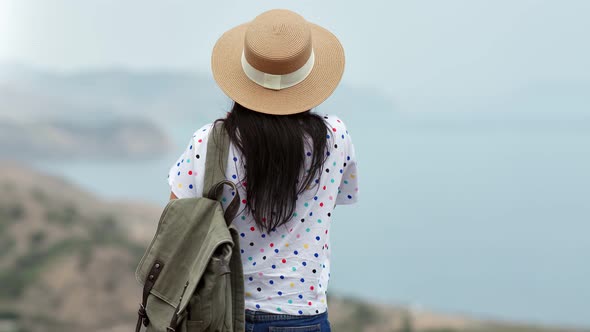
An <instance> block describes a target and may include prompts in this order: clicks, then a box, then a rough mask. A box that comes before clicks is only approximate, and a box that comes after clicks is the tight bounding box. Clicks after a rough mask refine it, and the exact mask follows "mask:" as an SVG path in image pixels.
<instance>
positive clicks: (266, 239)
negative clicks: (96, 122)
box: [168, 115, 358, 315]
mask: <svg viewBox="0 0 590 332" xmlns="http://www.w3.org/2000/svg"><path fill="white" fill-rule="evenodd" d="M324 119H325V120H326V122H327V123H328V124H329V128H327V130H326V139H327V145H328V148H329V150H328V152H327V153H326V154H327V160H326V163H325V164H324V169H323V172H322V174H321V176H320V177H319V178H317V179H315V184H314V185H313V186H311V187H310V188H308V189H307V190H306V191H305V192H303V193H302V194H301V195H300V196H298V198H297V202H296V209H295V212H294V213H293V217H292V218H291V219H290V220H289V221H288V222H287V223H286V224H285V225H282V226H279V227H277V228H275V229H274V230H273V231H271V232H270V235H268V234H265V233H264V232H261V231H260V230H259V229H258V228H257V226H256V223H255V222H254V219H253V218H252V217H251V215H250V214H249V213H247V211H246V209H245V208H244V207H245V204H246V202H247V200H248V197H246V191H245V188H244V186H246V185H247V183H246V182H245V180H244V177H245V172H244V168H243V161H242V156H241V155H240V153H239V150H237V149H236V148H235V146H234V145H233V144H230V150H229V156H228V164H227V169H226V178H227V179H229V180H232V181H233V182H234V183H236V186H237V188H238V191H239V194H240V198H241V200H242V202H241V208H240V209H239V211H238V214H237V215H236V217H235V219H234V220H233V224H234V225H235V226H236V228H237V229H238V231H239V233H240V251H241V257H242V263H243V266H244V290H245V294H244V295H245V301H246V303H245V304H246V309H250V310H259V311H264V312H269V313H283V314H291V315H315V314H318V313H322V312H324V311H326V310H327V305H328V304H327V300H326V292H327V290H328V281H329V279H330V225H331V224H332V221H333V220H332V212H333V209H334V207H335V205H337V204H351V203H354V202H356V201H357V197H358V178H357V163H356V158H355V151H354V146H353V144H352V140H351V137H350V135H349V134H348V131H347V129H346V126H345V124H344V123H343V121H342V120H341V119H339V118H338V117H337V116H335V115H324ZM211 128H212V123H209V124H207V125H205V126H203V127H201V128H200V129H198V130H197V131H195V132H194V134H193V136H192V137H191V139H190V141H189V142H188V145H187V147H186V150H185V151H184V152H183V153H182V155H181V156H180V157H179V158H178V160H177V161H176V162H175V163H174V165H172V167H171V168H170V171H169V174H168V183H169V185H170V190H171V191H172V192H174V194H175V195H176V196H177V197H179V198H186V197H199V196H201V195H202V191H203V182H204V177H203V173H204V170H205V157H206V154H207V151H206V150H207V141H208V135H209V132H210V131H211ZM308 143H309V142H308ZM306 146H307V148H306V157H307V158H306V169H309V164H310V162H311V156H312V153H311V151H310V147H309V146H310V145H309V144H308V145H306ZM273 176H280V174H276V175H273ZM234 194H235V193H233V192H232V189H231V188H229V187H227V186H225V191H224V193H223V197H222V206H223V208H224V209H225V208H226V207H227V205H229V202H230V201H231V198H232V196H233V195H234Z"/></svg>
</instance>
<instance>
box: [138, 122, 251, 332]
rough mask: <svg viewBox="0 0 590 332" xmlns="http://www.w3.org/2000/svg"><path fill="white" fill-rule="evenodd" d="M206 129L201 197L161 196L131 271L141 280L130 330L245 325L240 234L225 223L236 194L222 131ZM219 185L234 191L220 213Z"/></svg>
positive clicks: (231, 331)
mask: <svg viewBox="0 0 590 332" xmlns="http://www.w3.org/2000/svg"><path fill="white" fill-rule="evenodd" d="M209 135H211V136H210V139H209V141H208V143H207V157H206V160H205V175H204V176H205V186H204V190H203V197H195V198H179V199H173V200H170V201H169V202H168V204H167V205H166V207H165V208H164V210H163V212H162V215H161V217H160V221H159V223H158V228H157V230H156V234H155V236H154V238H153V240H152V242H151V244H150V245H149V246H148V248H147V250H146V252H145V254H144V255H143V257H142V259H141V261H140V262H139V265H138V267H137V270H136V272H135V275H136V278H137V280H138V281H139V283H140V284H142V285H143V295H142V301H141V303H140V307H139V311H138V319H137V325H136V331H137V332H139V331H140V330H141V325H142V324H143V325H144V326H146V327H147V331H148V332H151V331H153V332H155V331H167V332H172V331H179V332H199V331H219V332H235V331H239V332H243V331H244V329H245V326H244V324H245V323H244V319H245V317H244V316H245V312H244V284H243V282H244V281H243V270H242V262H241V257H240V247H239V234H238V231H237V229H236V228H235V227H234V225H232V224H231V222H232V220H233V218H234V217H235V215H236V212H237V210H238V208H239V206H240V197H239V193H238V190H237V189H236V186H235V184H234V183H233V182H231V181H228V180H226V179H225V167H226V164H227V156H228V150H229V137H228V135H227V132H226V131H225V129H224V128H223V125H222V124H217V125H215V126H214V127H213V129H212V131H211V132H210V133H209ZM216 143H219V144H216ZM220 164H221V165H220ZM224 185H229V186H230V187H232V189H233V191H234V193H235V195H234V197H233V199H232V201H231V202H230V204H229V205H228V207H227V208H226V211H225V213H224V211H223V208H222V205H221V203H220V201H219V199H220V197H221V194H222V192H223V190H222V189H223V187H224ZM205 193H207V194H206V195H205Z"/></svg>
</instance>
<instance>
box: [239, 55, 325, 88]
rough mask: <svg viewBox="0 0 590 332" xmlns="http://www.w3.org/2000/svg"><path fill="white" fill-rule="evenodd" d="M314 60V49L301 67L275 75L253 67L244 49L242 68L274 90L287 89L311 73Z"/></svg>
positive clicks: (260, 83)
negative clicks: (287, 72)
mask: <svg viewBox="0 0 590 332" xmlns="http://www.w3.org/2000/svg"><path fill="white" fill-rule="evenodd" d="M314 62H315V56H314V54H313V50H312V51H311V55H310V56H309V59H308V60H307V62H306V63H305V64H304V65H303V66H302V67H301V68H299V69H297V70H296V71H294V72H292V73H289V74H285V75H273V74H267V73H265V72H262V71H260V70H258V69H256V68H254V67H252V65H250V64H249V63H248V61H247V60H246V56H245V55H244V52H243V51H242V69H244V73H246V76H248V78H249V79H250V80H251V81H252V82H254V83H256V84H258V85H260V86H263V87H265V88H268V89H273V90H281V89H286V88H288V87H292V86H294V85H296V84H298V83H300V82H302V81H303V80H304V79H305V78H306V77H307V76H309V74H310V73H311V69H312V68H313V64H314Z"/></svg>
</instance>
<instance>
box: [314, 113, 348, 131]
mask: <svg viewBox="0 0 590 332" xmlns="http://www.w3.org/2000/svg"><path fill="white" fill-rule="evenodd" d="M318 114H319V115H321V116H322V117H323V118H324V120H325V121H326V123H327V124H328V125H330V127H331V129H332V131H334V129H336V131H338V130H340V131H347V130H348V129H347V127H346V124H345V123H344V120H343V119H342V117H340V116H339V115H336V114H328V113H318Z"/></svg>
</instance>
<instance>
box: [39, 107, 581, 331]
mask: <svg viewBox="0 0 590 332" xmlns="http://www.w3.org/2000/svg"><path fill="white" fill-rule="evenodd" d="M362 119H363V116H358V117H356V118H354V119H353V120H351V121H349V122H347V126H348V129H349V132H350V134H351V136H352V138H353V142H354V143H355V150H356V154H357V158H358V169H359V174H358V178H359V202H358V203H357V204H356V205H350V206H338V207H337V208H336V209H335V211H334V215H333V220H334V222H333V224H332V226H331V227H332V230H331V231H332V237H331V238H332V243H331V246H332V264H331V269H332V270H331V279H330V284H329V288H328V293H329V294H330V293H334V294H339V295H346V296H354V297H359V298H362V299H366V300H369V301H374V302H379V303H384V304H388V303H389V304H401V305H409V306H411V308H413V309H415V310H434V311H438V312H442V313H449V314H465V315H471V316H474V317H477V318H484V319H499V320H507V321H514V322H526V323H538V324H549V325H566V326H567V325H571V326H574V327H575V326H578V327H590V132H589V131H585V130H567V128H561V129H555V128H552V127H550V126H549V127H548V128H541V129H539V128H537V129H531V128H529V127H526V126H520V125H518V126H513V127H503V126H501V125H500V126H495V127H493V128H489V127H486V126H484V125H482V126H477V125H476V126H469V127H468V128H467V127H465V126H463V127H461V126H459V128H456V127H453V126H446V127H445V126H444V125H441V126H425V127H420V126H412V125H408V126H405V125H404V123H403V121H402V120H400V121H397V122H396V123H394V124H393V125H392V122H391V121H364V120H362ZM392 121H393V120H392ZM393 122H395V121H393ZM203 124H204V123H190V122H186V121H184V122H179V123H169V124H166V131H167V132H168V133H169V135H170V136H171V137H172V138H173V139H174V142H175V146H176V149H175V151H172V152H171V153H170V154H167V155H164V156H160V157H158V158H157V159H154V160H147V161H146V160H142V161H117V160H111V161H100V162H97V161H96V160H78V161H34V166H35V167H36V168H39V169H40V170H41V171H44V172H47V173H50V174H55V175H59V176H63V177H65V178H67V179H69V180H70V181H72V182H74V183H75V184H78V185H80V186H81V187H83V188H85V189H87V190H88V191H91V192H93V193H96V194H98V195H100V196H102V197H105V198H109V199H117V198H126V199H129V198H133V199H137V200H142V201H148V202H151V203H153V204H155V205H159V206H161V207H164V205H165V204H166V202H167V200H168V197H169V194H170V190H169V188H168V184H167V175H168V170H169V169H170V167H171V166H172V165H173V164H174V162H175V161H176V159H177V158H178V156H179V155H180V154H181V153H182V151H183V150H184V148H185V147H186V145H187V143H188V141H189V139H190V137H192V133H193V132H194V131H195V130H196V129H198V128H199V127H201V126H202V125H203ZM519 126H520V127H519ZM155 222H157V220H146V223H155Z"/></svg>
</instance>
